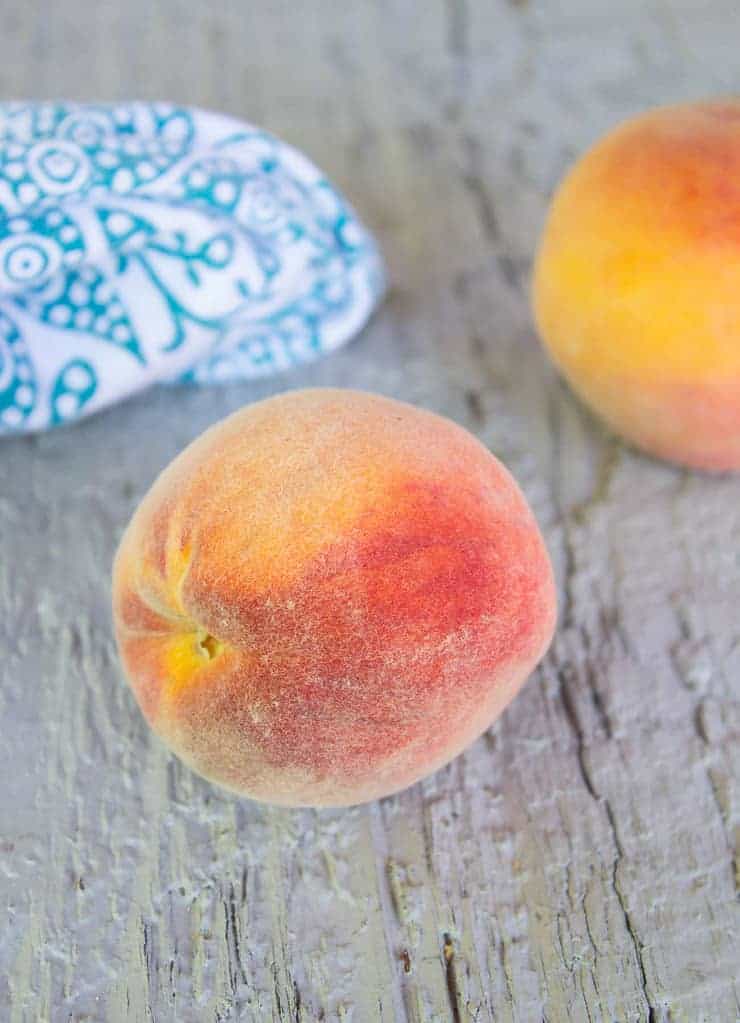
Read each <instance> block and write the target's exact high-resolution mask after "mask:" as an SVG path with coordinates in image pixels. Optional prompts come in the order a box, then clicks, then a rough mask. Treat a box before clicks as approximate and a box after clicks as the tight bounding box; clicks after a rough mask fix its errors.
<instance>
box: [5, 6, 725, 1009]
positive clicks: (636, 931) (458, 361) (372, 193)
mask: <svg viewBox="0 0 740 1023" xmlns="http://www.w3.org/2000/svg"><path fill="white" fill-rule="evenodd" d="M736 13H737V12H736V9H735V5H734V4H733V3H730V2H729V0H716V2H715V3H713V4H712V5H711V6H709V7H707V6H705V5H701V4H694V3H693V2H692V0H679V2H674V3H671V4H666V3H663V2H662V0H650V2H649V3H647V4H646V3H642V2H639V3H638V2H637V0H628V2H626V3H623V4H621V5H612V4H607V3H599V2H597V3H593V2H587V0H576V2H574V3H569V4H567V5H560V4H553V3H547V2H545V0H541V2H537V0H530V2H527V0H508V2H507V0H490V2H488V0H457V2H456V0H444V2H443V0H427V2H426V3H424V4H423V5H422V4H417V3H413V2H411V0H376V2H371V0H356V2H353V3H342V2H339V0H318V2H313V3H308V2H300V0H299V2H292V3H289V2H287V0H277V2H268V0H262V2H253V3H250V4H245V3H238V2H236V0H227V2H224V3H221V4H214V5H207V4H190V3H187V2H185V0H161V2H160V3H157V4H150V3H147V2H145V0H129V2H127V3H126V4H118V3H114V2H107V0H100V2H93V0H74V2H70V3H66V4H56V3H53V2H52V0H46V2H43V3H42V2H39V0H36V2H28V3H26V4H24V5H14V6H13V7H12V8H11V7H6V8H4V10H3V11H2V13H0V57H1V58H2V59H0V87H1V88H2V93H3V95H4V96H13V97H23V96H31V97H52V96H59V97H67V98H88V99H92V98H100V99H115V98H131V97H144V98H156V99H159V98H166V99H171V100H175V101H179V102H183V103H195V104H199V105H201V106H207V107H215V108H220V109H223V110H226V111H230V112H232V113H234V114H237V115H240V116H243V117H247V118H249V119H251V120H254V121H257V122H259V123H261V124H264V125H265V126H266V127H268V128H270V129H272V130H273V131H275V132H277V133H279V134H281V135H282V136H283V137H284V138H286V139H287V140H289V141H291V142H293V143H294V144H296V145H298V146H300V147H302V148H303V149H305V150H306V151H307V152H308V153H309V154H310V156H311V157H312V158H313V159H314V160H316V162H317V163H318V164H319V165H321V166H322V167H324V168H325V169H326V171H327V172H328V173H329V174H330V175H331V176H332V177H333V178H334V180H335V181H336V182H337V183H338V184H339V185H340V186H341V187H343V188H344V189H345V191H346V192H347V194H348V195H349V196H350V198H351V199H352V201H353V202H354V204H355V205H356V206H357V208H358V209H359V211H360V212H361V214H362V216H363V217H364V219H365V220H366V222H367V223H368V224H369V225H370V226H371V227H372V228H373V229H374V230H375V231H376V232H377V234H378V235H379V237H380V240H381V243H382V245H383V247H384V250H385V252H386V254H387V257H388V262H389V266H390V272H391V277H392V283H393V287H392V291H391V294H390V296H389V299H388V302H387V304H386V306H385V307H384V309H383V310H382V311H381V312H380V314H379V315H378V316H377V317H376V318H375V320H374V321H373V322H372V324H371V325H370V327H369V328H368V329H367V330H366V331H365V332H364V334H363V336H362V337H361V338H360V339H359V340H358V341H357V342H355V343H354V344H352V345H351V346H350V347H349V348H347V349H346V350H344V351H343V352H341V353H339V354H337V355H336V356H334V357H332V358H330V359H329V360H327V361H326V362H323V363H321V364H319V365H317V366H315V367H312V368H310V369H307V370H303V371H301V372H295V373H292V374H289V375H286V376H285V377H282V378H281V379H279V380H277V381H275V382H274V383H271V384H269V385H263V386H231V387H229V388H226V389H224V390H216V389H213V390H202V391H195V390H182V391H178V392H176V393H175V392H167V393H162V392H156V393H155V392H151V393H149V394H147V395H144V396H143V397H140V398H138V399H136V400H133V401H131V402H129V403H127V404H125V405H122V406H119V407H117V408H115V409H113V410H111V411H109V412H106V413H104V414H101V415H99V416H98V417H96V418H95V419H93V420H91V421H89V422H85V423H83V424H82V425H80V426H78V427H75V428H72V429H66V430H63V431H59V432H57V433H54V434H50V435H45V436H42V437H39V438H35V439H18V440H14V441H8V440H5V441H3V442H2V445H1V446H0V480H1V482H0V651H1V656H0V677H1V679H2V685H1V687H0V715H1V718H2V726H1V727H0V772H1V773H0V777H2V783H1V784H0V896H1V898H2V907H3V917H4V919H3V923H2V926H1V927H0V1018H2V1019H8V1020H10V1021H12V1023H26V1021H29V1023H30V1021H33V1023H35V1021H41V1020H48V1021H53V1023H56V1021H65V1023H66V1021H82V1020H85V1021H98V1020H101V1021H103V1020H104V1021H113V1023H118V1021H126V1023H129V1021H130V1023H143V1021H156V1023H165V1021H178V1023H187V1021H190V1020H193V1021H198V1023H200V1021H212V1020H213V1021H225V1020H240V1021H241V1020H247V1021H251V1020H255V1021H262V1020H275V1021H288V1020H290V1021H308V1020H322V1019H324V1020H345V1021H348V1020H352V1021H353V1023H364V1021H374V1020H382V1021H386V1023H388V1021H404V1020H408V1021H436V1020H451V1021H466V1020H475V1021H480V1023H483V1021H493V1020H495V1021H497V1023H498V1021H512V1023H513V1021H519V1023H530V1021H534V1020H546V1021H548V1023H560V1021H567V1020H577V1021H581V1020H584V1021H590V1023H597V1021H607V1020H608V1021H615V1020H616V1021H633V1020H634V1021H637V1020H645V1021H651V1023H658V1021H669V1020H670V1021H674V1023H679V1021H681V1023H684V1021H685V1023H695V1021H702V1020H705V1021H712V1023H717V1021H732V1020H735V1019H737V1018H738V1014H739V1013H740V1009H739V1006H738V998H739V996H738V988H737V976H738V941H739V939H738V930H739V928H738V924H739V920H738V915H739V911H738V905H739V904H738V890H739V888H740V742H738V739H739V738H740V692H739V686H738V678H740V638H739V637H740V633H739V631H738V624H737V623H738V607H739V606H740V479H729V478H728V479H710V478H705V477H702V476H699V475H692V474H688V473H684V472H682V471H680V470H677V469H673V468H670V467H667V466H662V465H659V464H657V463H655V462H652V461H649V460H647V459H645V458H642V457H640V456H638V455H636V454H634V453H633V452H631V451H629V450H627V449H626V448H624V447H622V446H621V445H620V444H619V443H618V442H617V441H615V440H614V439H613V438H611V437H610V436H609V435H608V434H607V433H606V432H605V431H604V430H602V428H601V427H599V426H598V425H597V424H596V423H595V422H594V420H592V419H591V418H590V417H589V416H588V415H587V414H586V413H585V412H583V411H582V410H581V409H580V408H579V407H578V406H577V405H576V403H575V402H574V400H573V398H572V397H571V396H570V395H569V394H568V393H567V392H566V390H565V389H564V388H563V387H562V385H561V384H560V383H559V382H558V381H557V380H556V379H555V377H554V375H553V373H552V372H551V370H550V369H549V368H548V366H547V365H546V363H545V361H544V359H543V357H542V355H541V353H540V351H539V349H538V346H537V344H536V341H535V338H534V336H533V332H532V328H531V323H530V317H529V312H528V305H527V276H528V272H529V267H530V262H531V258H532V251H533V246H534V243H535V239H536V236H537V232H538V229H539V226H540V224H541V221H542V217H543V214H544V210H545V206H546V202H547V197H548V195H549V194H550V192H551V190H552V189H553V187H554V185H555V183H556V181H557V179H558V177H559V176H560V174H561V173H562V171H563V169H564V168H565V166H566V165H567V163H568V162H569V160H570V159H571V158H572V157H573V155H574V154H575V153H576V152H578V151H579V150H580V149H582V148H583V147H584V146H585V145H586V144H588V143H589V142H590V141H591V140H592V139H593V138H595V137H596V136H597V135H598V134H599V133H600V132H601V131H603V130H605V129H606V128H607V127H608V126H610V125H611V124H613V123H614V122H615V121H617V120H618V119H620V118H621V117H624V116H626V115H627V114H629V113H632V112H633V111H635V110H637V109H639V108H641V107H644V106H646V105H649V104H652V103H659V102H666V101H670V100H676V99H680V98H684V97H694V96H698V95H707V94H712V93H718V92H719V93H723V92H731V91H733V90H735V91H737V90H738V86H739V85H740V80H739V79H738V74H737V30H736V29H737V26H736ZM306 384H333V385H355V386H357V385H360V386H363V387H365V388H367V389H377V390H379V391H382V392H383V393H386V394H390V395H393V396H397V397H402V398H404V399H406V400H410V401H415V402H418V403H421V404H424V405H426V406H428V407H430V408H432V409H435V410H437V411H439V412H442V413H445V414H447V415H450V416H452V417H453V418H455V419H456V420H458V421H459V422H461V423H463V424H464V425H465V426H467V427H468V428H470V429H472V430H473V431H474V432H476V433H477V434H478V435H479V436H480V437H481V438H482V439H483V440H484V441H485V442H486V443H487V444H488V445H489V446H490V447H491V449H492V450H493V451H494V452H496V453H497V454H498V455H499V456H500V457H502V458H503V459H504V460H505V461H506V462H507V464H508V465H509V466H510V468H511V469H512V470H513V472H514V473H515V474H516V476H517V477H518V479H519V480H520V481H521V483H522V486H523V488H524V490H525V491H526V493H527V495H528V497H529V499H530V501H531V502H532V504H533V506H534V508H535V511H536V513H537V515H538V517H539V519H540V521H541V523H542V525H543V528H544V530H545V532H546V535H547V539H548V542H549V544H550V547H551V550H552V552H553V556H554V558H555V561H556V569H557V572H558V579H559V584H560V594H561V622H560V628H559V632H558V636H557V639H556V642H555V644H554V647H553V649H552V652H551V654H550V656H549V657H548V658H547V660H546V662H545V664H544V666H543V667H542V669H541V670H540V671H539V672H538V673H537V675H536V676H535V677H533V678H532V680H531V681H530V683H529V684H528V686H527V687H526V688H525V690H524V691H523V693H522V694H521V696H520V697H519V698H518V699H517V700H516V701H515V703H514V705H513V706H512V707H511V709H510V710H509V712H507V714H506V715H505V716H504V718H503V719H502V720H501V721H500V722H499V723H498V724H497V725H496V726H495V727H494V728H493V729H492V730H491V731H490V732H489V733H488V734H487V735H486V736H484V738H483V739H481V740H480V741H479V742H478V743H476V744H475V746H474V747H473V748H472V749H471V750H470V751H469V752H468V753H466V754H465V755H464V756H463V757H460V758H459V759H458V760H456V761H455V762H454V763H453V764H452V765H450V766H449V767H448V768H447V769H445V770H443V771H441V772H439V773H438V774H437V775H435V776H434V777H432V778H431V779H429V780H428V781H426V782H424V783H423V784H420V785H418V786H416V787H415V788H413V789H412V790H410V791H408V792H406V793H404V794H402V795H400V796H398V797H395V798H392V799H388V800H385V801H383V802H382V803H380V804H378V805H372V806H369V807H364V808H358V809H355V810H350V811H341V812H340V811H336V812H320V813H317V812H309V811H298V812H287V811H279V810H273V809H269V808H264V807H260V806H257V805H254V804H250V803H248V802H245V801H241V802H240V801H239V800H237V799H235V798H231V797H229V796H227V795H223V794H222V793H220V792H218V791H216V790H215V789H213V788H211V787H210V786H208V785H207V784H206V783H203V782H201V781H200V780H198V779H197V778H195V777H194V776H193V775H191V774H190V773H189V772H188V771H186V770H185V769H184V768H182V767H181V766H180V765H179V763H177V762H175V761H174V760H173V759H171V758H170V757H168V756H167V755H166V753H165V752H164V751H163V749H162V748H161V747H160V746H159V745H158V744H157V743H156V741H155V740H154V739H153V738H152V736H151V735H150V734H149V732H148V731H147V729H146V727H145V725H144V724H143V722H142V720H141V718H140V716H139V714H138V712H137V710H136V708H135V706H134V703H133V700H132V698H131V697H130V695H129V693H128V691H127V689H126V688H125V686H124V684H123V682H122V679H121V675H120V671H119V668H118V665H117V662H116V657H115V652H114V649H113V644H112V638H111V627H110V620H109V609H108V604H109V571H110V561H111V557H112V553H113V550H114V547H115V544H116V542H117V539H118V537H119V535H120V533H121V531H122V529H123V526H124V524H125V522H126V521H127V519H128V517H129V515H130V513H131V512H132V510H133V508H134V507H135V505H136V503H137V501H138V500H139V498H140V497H141V495H142V493H143V492H144V491H145V490H146V488H147V487H148V485H149V484H150V482H151V480H152V478H153V477H154V475H155V474H156V473H157V472H158V471H159V470H160V469H161V468H162V467H163V466H164V465H165V464H166V462H167V461H168V460H169V459H170V458H171V457H172V456H173V455H174V454H175V453H176V452H177V451H178V450H179V449H180V448H181V447H182V446H183V445H184V444H186V443H187V442H188V441H189V440H190V439H191V438H192V437H194V436H195V435H196V434H198V433H199V432H200V431H201V430H202V429H203V428H204V427H205V426H206V425H208V424H209V423H211V422H213V421H214V420H215V419H217V418H220V417H221V416H222V415H223V414H224V413H226V412H227V411H229V410H231V409H234V408H236V407H238V406H239V405H241V404H243V403H244V402H247V401H251V400H253V399H255V398H258V397H261V396H263V395H265V394H268V393H271V392H272V391H276V390H280V389H283V388H287V387H295V386H301V385H306Z"/></svg>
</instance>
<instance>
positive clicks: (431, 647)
mask: <svg viewBox="0 0 740 1023" xmlns="http://www.w3.org/2000/svg"><path fill="white" fill-rule="evenodd" d="M113 589H114V618H115V625H116V635H117V640H118V645H119V650H120V653H121V657H122V661H123V664H124V668H125V671H126V674H127V676H128V679H129V681H130V683H131V686H132V688H133V691H134V693H135V695H136V698H137V700H138V702H139V704H140V706H141V709H142V711H143V713H144V715H145V717H146V719H147V721H148V722H149V723H150V725H151V726H152V728H153V729H154V730H155V732H157V734H158V735H159V736H160V737H161V738H162V739H163V740H164V742H165V743H166V744H167V745H168V746H169V747H171V749H173V750H174V751H175V752H176V753H178V754H179V755H180V756H181V757H182V758H183V760H184V761H185V762H186V763H187V764H189V765H190V766H191V767H192V768H194V769H195V770H196V771H198V772H200V773H201V774H203V775H205V776H206V777H207V778H209V779H211V780H213V781H216V782H218V783H219V784H221V785H223V786H225V787H226V788H228V789H231V790H234V791H236V792H238V793H242V794H244V795H248V796H251V797H253V798H256V799H260V800H265V801H268V802H272V803H283V804H288V805H296V806H297V805H309V806H319V805H334V806H337V805H347V804H353V803H358V802H363V801H366V800H369V799H373V798H376V797H380V796H383V795H385V794H387V793H390V792H393V791H395V790H397V789H401V788H404V787H405V786H407V785H410V784H411V783H412V782H414V781H416V780H417V779H419V778H421V777H422V776H424V775H426V774H428V773H429V772H430V771H433V770H434V769H435V768H437V767H439V766H441V765H442V764H444V763H446V762H447V761H448V760H450V759H451V758H452V757H454V756H455V755H456V754H457V753H458V752H460V751H461V750H462V749H463V748H464V747H465V746H467V745H468V744H469V743H470V742H471V741H472V740H473V739H475V738H476V737H477V736H478V735H479V734H480V733H481V732H483V731H484V730H485V729H486V728H487V727H488V726H489V725H490V724H491V722H492V721H493V720H494V719H495V718H496V716H497V715H498V714H500V712H501V711H502V710H503V708H504V707H505V706H506V705H507V704H508V703H509V701H510V700H511V699H512V697H513V696H514V694H515V693H516V692H517V690H518V689H519V687H520V686H521V684H522V683H523V681H524V679H525V678H526V676H527V675H528V674H529V673H530V672H531V671H532V669H533V668H534V666H535V664H536V663H537V661H538V660H539V659H540V658H541V657H542V655H543V653H544V651H545V649H546V648H547V646H548V643H549V641H550V638H551V635H552V631H553V626H554V619H555V595H554V588H553V577H552V571H551V567H550V562H549V559H548V555H547V552H546V549H545V546H544V543H543V541H542V538H541V536H540V533H539V530H538V528H537V524H536V522H535V520H534V518H533V516H532V513H531V511H530V510H529V507H528V505H527V503H526V501H525V499H524V497H523V496H522V494H521V492H520V491H519V489H518V487H517V485H516V483H515V482H514V480H513V479H512V477H511V476H510V475H509V473H508V472H507V471H506V469H505V468H504V467H503V466H502V465H501V464H500V463H499V462H498V461H496V459H495V458H494V457H493V456H492V455H491V454H490V453H489V452H488V451H487V450H486V449H485V448H484V447H483V446H482V445H481V444H480V443H479V442H478V441H477V440H476V439H475V438H473V437H472V436H471V435H470V434H468V433H467V432H466V431H465V430H463V429H462V428H460V427H459V426H456V425H455V424H454V423H452V422H450V421H449V420H446V419H443V418H440V417H439V416H436V415H433V414H432V413H430V412H426V411H422V410H421V409H417V408H413V407H411V406H409V405H405V404H401V403H399V402H397V401H391V400H390V399H387V398H383V397H380V396H378V395H372V394H365V393H361V392H357V391H349V390H306V391H293V392H288V393H286V394H283V395H280V396H279V397H276V398H271V399H269V400H267V401H262V402H259V403H257V404H255V405H251V406H249V407H247V408H244V409H242V410H241V411H239V412H237V413H235V414H234V415H232V416H230V417H229V418H227V419H225V420H223V422H220V423H217V424H216V425H215V426H213V427H212V428H211V429H209V430H207V431H206V433H204V434H203V435H202V436H201V437H199V438H198V439H197V440H196V441H195V442H194V443H192V444H191V445H190V446H189V447H188V448H186V450H185V451H183V452H182V453H181V454H180V455H179V456H178V457H177V458H176V459H175V460H174V461H173V462H172V463H171V464H170V465H169V466H168V467H167V468H166V469H165V471H164V472H163V473H162V474H161V475H160V477H159V478H158V479H157V480H156V482H155V483H154V485H153V487H152V488H151V490H150V491H149V493H148V494H147V495H146V496H145V497H144V499H143V501H142V503H141V505H140V506H139V508H138V509H137V511H136V513H135V514H134V517H133V519H132V521H131V523H130V524H129V526H128V528H127V530H126V532H125V535H124V537H123V539H122V541H121V545H120V547H119V550H118V554H117V556H116V561H115V566H114V581H113Z"/></svg>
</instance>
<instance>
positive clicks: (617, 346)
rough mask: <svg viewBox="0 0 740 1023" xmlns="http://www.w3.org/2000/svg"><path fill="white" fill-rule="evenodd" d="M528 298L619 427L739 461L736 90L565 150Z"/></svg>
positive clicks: (556, 352)
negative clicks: (575, 153) (567, 166)
mask: <svg viewBox="0 0 740 1023" xmlns="http://www.w3.org/2000/svg"><path fill="white" fill-rule="evenodd" d="M534 307H535V316H536V319H537V324H538V327H539V331H540V334H541V336H542V340H543V342H544V344H545V345H546V347H547V348H548V350H549V352H550V354H551V356H552V358H553V360H554V361H555V363H556V365H557V366H558V367H559V368H560V369H561V370H562V372H563V374H564V375H565V376H566V377H567V379H568V381H569V382H570V384H571V385H572V386H573V388H574V390H575V391H577V393H578V394H579V395H580V396H581V397H582V398H583V399H584V401H586V402H587V403H588V404H589V405H590V406H591V407H592V408H593V409H594V411H595V412H597V413H598V414H599V415H601V416H603V417H604V419H606V420H607V422H609V423H610V424H611V425H612V427H613V428H614V429H615V430H616V431H617V432H619V433H621V434H623V435H624V436H625V437H626V438H628V439H629V440H631V441H632V442H633V443H634V444H636V445H637V446H638V447H641V448H643V449H644V450H646V451H649V452H652V453H653V454H655V455H658V456H660V457H662V458H667V459H670V460H672V461H675V462H679V463H682V464H684V465H689V466H694V467H697V468H701V469H707V470H714V471H722V470H729V469H740V99H739V100H726V101H722V102H714V103H693V104H686V105H683V106H675V107H666V108H661V109H658V110H654V111H652V112H650V113H647V114H645V115H643V116H642V117H638V118H636V119H634V120H631V121H627V122H626V123H625V124H623V125H621V126H620V127H618V128H617V129H616V130H614V131H613V132H611V134H609V135H607V136H606V137H605V138H604V139H602V141H601V142H599V143H598V144H597V145H596V146H595V147H594V148H593V149H591V150H590V152H588V153H587V154H586V155H585V156H584V157H583V158H582V159H581V160H580V162H579V163H577V164H576V166H575V167H574V168H573V170H571V172H570V174H569V175H568V176H567V177H566V179H565V181H564V182H563V184H562V185H561V186H560V189H559V190H558V192H557V194H556V196H555V199H554V201H553V203H552V207H551V209H550V213H549V217H548V220H547V224H546V226H545V230H544V234H543V237H542V241H541V244H540V249H539V254H538V257H537V263H536V268H535V276H534Z"/></svg>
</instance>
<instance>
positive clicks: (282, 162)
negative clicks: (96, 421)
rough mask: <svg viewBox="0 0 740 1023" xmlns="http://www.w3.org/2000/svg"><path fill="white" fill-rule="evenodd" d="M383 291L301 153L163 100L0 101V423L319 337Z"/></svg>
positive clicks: (66, 412)
mask: <svg viewBox="0 0 740 1023" xmlns="http://www.w3.org/2000/svg"><path fill="white" fill-rule="evenodd" d="M383 289H384V274H383V266H382V262H381V259H380V256H379V253H378V249H377V246H376V245H375V242H374V241H373V239H372V237H371V236H370V235H369V234H368V232H367V231H366V229H365V228H364V227H363V226H362V224H361V223H360V222H359V221H358V219H357V217H356V215H355V213H354V212H353V210H352V209H351V208H350V207H349V205H348V204H347V202H346V200H345V199H344V198H343V197H342V196H341V195H340V194H339V193H338V192H337V190H336V189H335V188H334V187H333V186H332V185H331V184H330V183H329V182H328V181H327V180H326V178H325V176H324V175H323V174H322V173H321V172H320V171H319V170H318V169H317V168H316V167H315V166H314V165H313V164H312V163H311V162H310V161H309V160H307V159H306V157H305V156H303V155H302V154H301V153H299V152H298V151H296V150H295V149H293V148H292V147H291V146H288V145H286V144H285V143H284V142H281V141H280V140H279V139H276V138H274V137H273V136H271V135H269V134H267V133H266V132H264V131H261V130H260V129H259V128H255V127H253V126H251V125H249V124H246V123H244V122H242V121H237V120H234V119H232V118H229V117H224V116H221V115H217V114H212V113H207V112H205V111H202V110H195V109H191V108H182V107H174V106H170V105H166V104H158V103H157V104H150V103H126V104H118V105H111V104H75V103H63V104H62V103H4V104H0V434H3V433H14V432H24V431H34V430H42V429H46V428H47V427H51V426H55V425H58V424H60V423H65V422H69V421H70V420H73V419H77V418H79V417H81V416H84V415H88V414H89V413H91V412H94V411H96V410H97V409H101V408H103V407H105V406H106V405H110V404H111V403H113V402H114V401H117V400H119V399H121V398H123V397H125V396H126V395H129V394H132V393H134V392H136V391H139V390H141V389H142V388H144V387H147V386H148V385H150V384H152V383H155V382H169V383H171V382H177V381H191V382H195V383H212V382H214V381H220V380H232V379H249V378H255V377H264V376H268V375H270V374H272V373H276V372H279V371H280V370H283V369H286V368H288V367H290V366H295V365H298V364H300V363H302V362H307V361H309V360H311V359H314V358H316V357H317V356H319V355H321V354H323V353H325V352H329V351H331V350H332V349H334V348H337V347H338V346H339V345H341V344H343V343H344V342H345V341H347V340H348V339H349V338H351V337H352V336H353V335H354V334H355V333H356V332H357V331H358V330H359V329H360V328H361V327H362V326H363V324H364V323H365V321H366V320H367V318H368V317H369V315H370V313H371V312H372V310H373V308H374V307H375V305H376V304H377V302H378V300H379V299H380V297H381V295H382V293H383Z"/></svg>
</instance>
